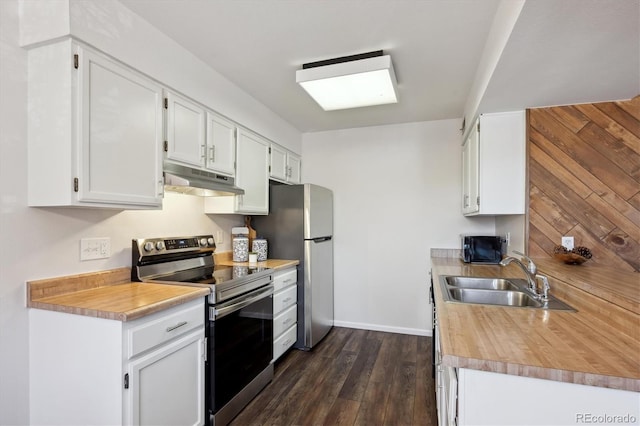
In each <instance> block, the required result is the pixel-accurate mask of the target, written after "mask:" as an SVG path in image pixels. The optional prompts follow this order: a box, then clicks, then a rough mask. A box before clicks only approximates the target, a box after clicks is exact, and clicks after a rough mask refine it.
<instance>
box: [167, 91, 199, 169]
mask: <svg viewBox="0 0 640 426" xmlns="http://www.w3.org/2000/svg"><path fill="white" fill-rule="evenodd" d="M166 98H167V101H166V106H167V159H168V160H172V161H175V162H177V163H183V164H187V165H190V166H196V167H200V168H203V167H204V163H205V161H204V160H205V134H204V131H205V119H206V115H205V111H204V109H203V108H202V107H200V106H199V105H197V104H195V103H193V102H191V101H190V100H188V99H186V98H183V97H182V96H180V95H177V94H175V93H171V92H167V93H166Z"/></svg>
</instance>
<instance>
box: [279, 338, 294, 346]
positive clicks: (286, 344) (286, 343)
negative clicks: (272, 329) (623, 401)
mask: <svg viewBox="0 0 640 426" xmlns="http://www.w3.org/2000/svg"><path fill="white" fill-rule="evenodd" d="M291 343H293V341H292V340H291V339H287V340H285V341H284V342H282V346H289V345H290V344H291Z"/></svg>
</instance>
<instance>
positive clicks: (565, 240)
mask: <svg viewBox="0 0 640 426" xmlns="http://www.w3.org/2000/svg"><path fill="white" fill-rule="evenodd" d="M562 245H563V246H564V247H565V248H566V249H567V250H571V249H573V237H562Z"/></svg>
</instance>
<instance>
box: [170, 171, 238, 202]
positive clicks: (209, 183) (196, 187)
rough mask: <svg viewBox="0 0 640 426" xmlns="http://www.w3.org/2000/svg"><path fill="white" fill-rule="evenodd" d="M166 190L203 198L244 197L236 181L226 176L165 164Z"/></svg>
mask: <svg viewBox="0 0 640 426" xmlns="http://www.w3.org/2000/svg"><path fill="white" fill-rule="evenodd" d="M163 172H164V190H165V191H168V192H179V193H181V194H188V195H198V196H201V197H216V196H217V197H220V196H228V195H243V194H244V189H242V188H238V187H237V186H235V179H234V178H232V177H229V176H225V175H219V174H217V173H213V172H205V171H203V170H198V169H194V168H191V167H186V166H180V165H178V164H173V163H168V162H164V164H163Z"/></svg>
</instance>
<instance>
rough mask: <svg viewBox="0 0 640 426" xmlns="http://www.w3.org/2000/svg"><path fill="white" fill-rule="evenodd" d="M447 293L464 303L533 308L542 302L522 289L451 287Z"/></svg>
mask: <svg viewBox="0 0 640 426" xmlns="http://www.w3.org/2000/svg"><path fill="white" fill-rule="evenodd" d="M449 294H450V295H451V297H452V298H453V299H455V300H457V301H459V302H464V303H479V304H482V305H500V306H529V307H533V308H541V307H542V302H539V301H537V300H536V299H534V298H533V297H531V296H529V295H528V294H527V293H524V292H522V291H513V290H478V289H470V288H451V289H449Z"/></svg>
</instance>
